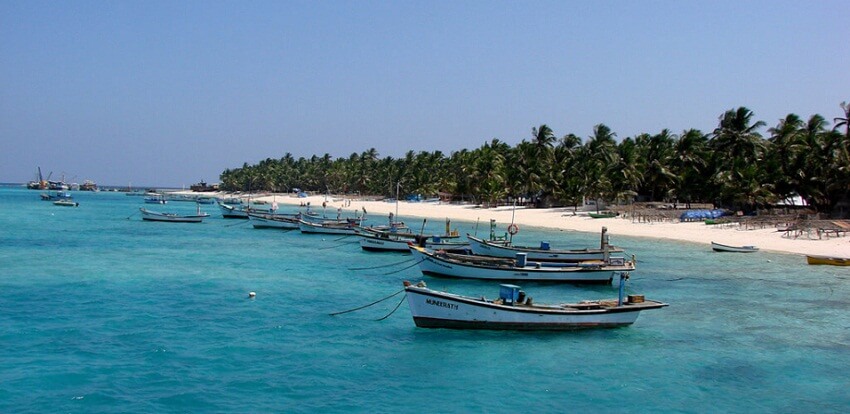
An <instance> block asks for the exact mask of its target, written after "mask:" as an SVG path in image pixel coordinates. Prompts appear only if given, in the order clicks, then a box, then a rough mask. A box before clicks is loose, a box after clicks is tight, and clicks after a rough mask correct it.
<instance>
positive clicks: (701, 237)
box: [193, 193, 850, 257]
mask: <svg viewBox="0 0 850 414" xmlns="http://www.w3.org/2000/svg"><path fill="white" fill-rule="evenodd" d="M193 194H196V195H201V194H203V195H210V196H217V197H227V195H224V194H222V193H193ZM229 196H230V197H233V195H229ZM239 197H240V198H247V195H240V196H239ZM251 199H252V200H263V201H266V202H273V201H276V202H277V203H278V204H286V205H290V206H292V205H295V206H299V205H300V204H301V203H307V202H309V203H310V205H311V207H312V208H313V209H314V210H319V209H321V208H322V203H327V207H326V209H327V210H328V211H329V212H328V215H332V214H333V213H335V211H336V210H337V209H339V208H341V209H342V212H343V214H344V215H349V214H353V212H354V211H355V210H356V211H363V209H365V210H366V212H367V215H369V216H372V217H375V216H381V217H385V216H387V215H388V214H389V213H395V211H396V204H395V203H394V202H393V203H389V202H386V201H363V200H358V199H346V198H343V197H341V196H315V195H314V196H309V197H293V196H291V195H289V194H268V193H265V194H256V195H252V196H251ZM398 206H399V207H398V210H399V215H401V216H404V217H417V218H427V219H439V220H444V219H446V218H448V219H450V220H460V221H467V222H476V221H481V222H483V223H485V225H486V224H487V223H489V221H490V219H495V220H496V222H497V223H498V225H499V226H500V227H507V225H508V224H509V223H511V217H512V216H514V217H513V222H514V223H516V224H517V225H518V226H519V227H520V231H522V230H521V228H522V227H523V226H532V227H538V228H545V229H549V230H564V231H566V230H569V231H578V232H586V233H595V234H598V233H599V231H600V230H601V229H602V226H605V227H607V228H608V234H611V235H615V236H628V237H643V238H650V239H661V240H671V241H682V242H689V243H695V244H703V245H705V246H706V248H709V244H710V243H711V242H712V241H714V242H717V243H722V244H727V245H732V246H746V245H752V246H756V247H758V248H759V250H760V251H767V252H775V253H786V254H796V255H817V256H837V257H850V237H848V236H842V237H829V238H823V239H809V238H807V237H806V236H802V237H798V238H788V237H784V236H783V234H784V232H783V231H778V230H777V229H775V228H766V229H756V230H744V229H738V228H730V227H723V226H720V225H706V224H704V223H703V222H702V221H699V222H653V223H634V222H632V221H631V219H624V218H620V217H615V218H607V219H594V218H591V217H589V216H587V213H586V212H584V213H583V212H578V213H577V214H576V215H573V212H572V208H569V207H567V208H564V207H559V208H525V207H518V208H517V209H516V213H515V214H514V209H513V207H496V208H482V207H478V206H476V205H472V204H445V203H429V202H406V201H400V202H399V204H398Z"/></svg>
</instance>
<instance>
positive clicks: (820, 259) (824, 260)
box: [806, 255, 850, 266]
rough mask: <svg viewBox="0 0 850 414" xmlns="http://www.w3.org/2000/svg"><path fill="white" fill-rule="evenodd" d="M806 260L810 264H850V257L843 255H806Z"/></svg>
mask: <svg viewBox="0 0 850 414" xmlns="http://www.w3.org/2000/svg"><path fill="white" fill-rule="evenodd" d="M806 262H807V263H808V264H810V265H830V266H850V259H847V258H843V257H831V256H813V255H806Z"/></svg>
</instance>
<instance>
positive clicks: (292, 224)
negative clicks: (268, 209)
mask: <svg viewBox="0 0 850 414" xmlns="http://www.w3.org/2000/svg"><path fill="white" fill-rule="evenodd" d="M299 216H300V215H299V214H262V213H253V212H251V213H248V219H249V220H251V225H252V226H254V228H255V229H281V230H298V229H299V226H298V218H299Z"/></svg>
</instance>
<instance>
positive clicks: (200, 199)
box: [195, 197, 215, 204]
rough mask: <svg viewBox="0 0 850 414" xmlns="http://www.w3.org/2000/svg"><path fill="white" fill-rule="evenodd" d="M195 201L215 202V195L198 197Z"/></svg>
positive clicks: (202, 202) (200, 202)
mask: <svg viewBox="0 0 850 414" xmlns="http://www.w3.org/2000/svg"><path fill="white" fill-rule="evenodd" d="M195 201H197V203H198V204H215V197H198V198H197V199H196V200H195Z"/></svg>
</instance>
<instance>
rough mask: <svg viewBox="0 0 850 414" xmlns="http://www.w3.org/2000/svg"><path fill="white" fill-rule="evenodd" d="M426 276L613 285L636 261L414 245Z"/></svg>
mask: <svg viewBox="0 0 850 414" xmlns="http://www.w3.org/2000/svg"><path fill="white" fill-rule="evenodd" d="M410 251H411V253H413V256H414V259H416V261H417V263H418V264H419V269H420V270H421V271H422V273H423V274H426V275H435V276H443V277H455V278H464V279H490V280H535V281H552V282H570V283H611V278H612V273H613V272H618V271H623V272H625V271H631V270H634V269H635V260H634V258H632V260H631V261H627V260H625V259H624V258H622V257H615V258H610V259H609V260H608V261H607V262H605V261H602V260H588V261H582V262H573V263H557V262H533V261H527V260H526V256H525V253H518V254H517V258H516V259H515V260H514V259H507V258H502V257H489V256H476V255H467V254H455V253H448V252H437V251H431V250H427V249H425V248H422V247H419V246H410Z"/></svg>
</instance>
